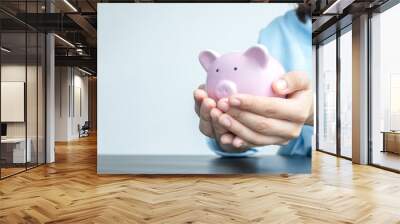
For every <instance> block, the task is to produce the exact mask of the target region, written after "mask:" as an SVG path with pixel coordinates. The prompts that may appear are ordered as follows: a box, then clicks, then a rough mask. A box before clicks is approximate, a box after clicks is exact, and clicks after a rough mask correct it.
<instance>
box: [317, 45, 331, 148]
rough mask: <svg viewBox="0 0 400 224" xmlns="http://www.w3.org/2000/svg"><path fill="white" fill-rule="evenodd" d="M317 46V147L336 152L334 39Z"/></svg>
mask: <svg viewBox="0 0 400 224" xmlns="http://www.w3.org/2000/svg"><path fill="white" fill-rule="evenodd" d="M331 39H332V40H330V41H328V42H327V43H323V44H321V45H319V47H318V107H319V108H318V140H317V141H318V149H319V150H322V151H326V152H330V153H336V39H335V38H331Z"/></svg>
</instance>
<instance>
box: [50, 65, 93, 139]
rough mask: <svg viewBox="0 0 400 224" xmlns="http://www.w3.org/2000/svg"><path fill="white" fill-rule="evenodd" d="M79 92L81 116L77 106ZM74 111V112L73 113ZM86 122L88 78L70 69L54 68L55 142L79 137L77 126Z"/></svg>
mask: <svg viewBox="0 0 400 224" xmlns="http://www.w3.org/2000/svg"><path fill="white" fill-rule="evenodd" d="M79 89H80V91H81V97H80V99H81V105H82V108H81V109H82V114H81V113H79V109H78V108H77V107H76V105H77V104H78V105H79V102H77V100H79V98H77V97H76V96H77V95H78V94H79V93H78V92H77V90H79ZM74 110H75V111H74ZM87 120H88V78H87V77H86V76H83V73H82V72H80V71H79V70H77V69H76V68H72V67H56V80H55V123H56V127H55V140H56V141H69V140H73V139H77V138H78V137H79V132H78V124H80V125H83V123H84V122H85V121H87Z"/></svg>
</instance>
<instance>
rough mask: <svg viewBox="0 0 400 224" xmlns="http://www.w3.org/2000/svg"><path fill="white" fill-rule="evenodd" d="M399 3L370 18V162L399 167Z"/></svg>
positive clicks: (392, 167)
mask: <svg viewBox="0 0 400 224" xmlns="http://www.w3.org/2000/svg"><path fill="white" fill-rule="evenodd" d="M399 21H400V5H396V6H394V7H392V8H390V9H388V10H386V11H384V12H382V13H380V14H375V15H374V16H373V17H372V18H371V29H372V30H371V31H372V32H371V35H372V36H371V41H372V43H371V44H372V46H371V47H372V48H371V53H372V54H371V60H372V61H371V69H372V70H371V83H370V86H371V98H370V104H371V114H370V120H371V125H370V128H371V130H370V132H371V140H372V152H371V155H370V156H371V162H372V163H373V164H375V165H378V166H383V167H387V168H390V169H395V170H400V103H399V102H400V100H399V96H400V63H399V60H398V52H400V43H399V39H400V33H399V32H398V31H397V27H398V22H399Z"/></svg>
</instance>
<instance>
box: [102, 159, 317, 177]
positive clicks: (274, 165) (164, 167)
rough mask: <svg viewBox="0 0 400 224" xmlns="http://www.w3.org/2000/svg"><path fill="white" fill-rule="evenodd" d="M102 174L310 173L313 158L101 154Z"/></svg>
mask: <svg viewBox="0 0 400 224" xmlns="http://www.w3.org/2000/svg"><path fill="white" fill-rule="evenodd" d="M97 172H98V173H99V174H269V173H272V174H281V173H310V172H311V158H310V157H302V156H281V155H264V156H254V157H245V158H221V157H216V156H190V155H189V156H186V155H185V156H182V155H135V156H132V155H101V156H98V159H97Z"/></svg>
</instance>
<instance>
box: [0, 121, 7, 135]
mask: <svg viewBox="0 0 400 224" xmlns="http://www.w3.org/2000/svg"><path fill="white" fill-rule="evenodd" d="M1 136H7V124H5V123H1Z"/></svg>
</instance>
